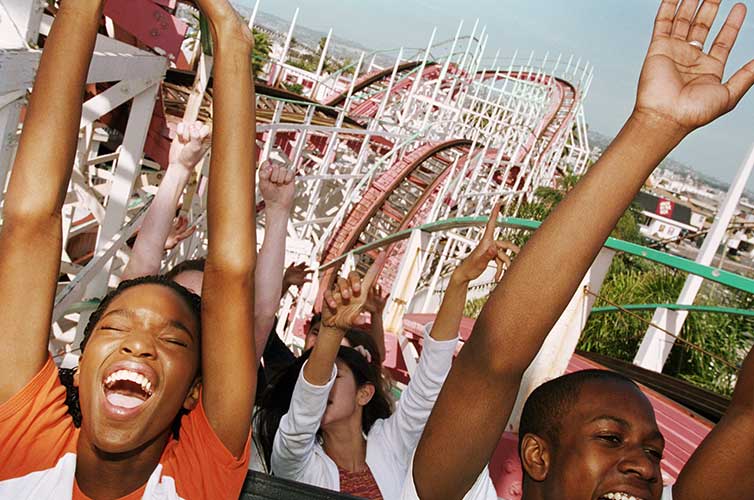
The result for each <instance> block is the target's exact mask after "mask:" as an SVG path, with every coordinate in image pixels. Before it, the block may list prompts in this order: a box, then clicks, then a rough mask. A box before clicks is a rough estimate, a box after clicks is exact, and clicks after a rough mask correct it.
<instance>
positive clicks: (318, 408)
mask: <svg viewBox="0 0 754 500" xmlns="http://www.w3.org/2000/svg"><path fill="white" fill-rule="evenodd" d="M308 362H309V361H308V360H307V361H306V362H305V363H304V365H303V366H302V367H301V371H300V372H299V375H298V380H297V381H296V387H295V388H294V389H293V396H292V398H291V406H290V408H289V409H288V413H286V414H285V415H283V418H282V419H281V420H280V427H278V431H277V432H276V433H275V439H274V442H273V445H272V457H271V460H270V462H271V468H272V473H273V474H275V475H276V476H279V477H282V478H286V479H292V480H294V481H295V480H298V479H299V478H300V476H301V474H302V473H303V471H304V470H305V469H306V467H307V464H308V462H309V461H310V460H311V459H312V457H313V456H314V444H315V441H316V439H317V430H318V429H319V425H320V422H321V421H322V415H324V414H325V409H326V408H327V397H328V395H329V394H330V389H332V386H333V384H334V383H335V376H336V375H337V373H338V369H337V367H336V366H335V365H333V372H332V375H331V376H330V380H329V381H328V382H327V384H325V385H322V386H318V385H312V384H310V383H309V382H307V381H306V379H305V378H304V366H306V363H308Z"/></svg>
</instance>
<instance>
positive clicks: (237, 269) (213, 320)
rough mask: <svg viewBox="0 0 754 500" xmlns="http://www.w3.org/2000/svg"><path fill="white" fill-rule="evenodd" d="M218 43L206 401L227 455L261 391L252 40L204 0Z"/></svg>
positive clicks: (245, 433)
mask: <svg viewBox="0 0 754 500" xmlns="http://www.w3.org/2000/svg"><path fill="white" fill-rule="evenodd" d="M198 3H199V7H200V8H201V9H202V11H203V12H204V14H205V15H206V16H207V18H208V19H209V24H210V27H211V30H212V37H213V40H214V55H215V64H214V88H213V90H214V131H215V134H214V140H213V143H214V144H213V151H212V159H211V163H210V172H209V191H208V208H207V230H208V240H209V241H208V249H207V263H206V265H205V270H204V282H203V284H202V383H203V391H202V401H203V404H204V409H205V412H206V414H207V419H208V420H209V423H210V424H211V425H212V428H213V429H214V431H215V433H217V436H218V437H219V438H220V440H221V441H222V442H223V443H224V444H225V446H226V447H227V448H228V450H229V451H230V452H231V453H233V454H234V455H236V456H240V455H241V454H242V453H243V451H244V447H245V445H246V442H247V440H248V437H249V427H250V422H251V413H252V407H253V402H254V392H255V389H256V374H257V371H256V370H255V367H256V358H255V354H254V336H253V334H252V335H250V330H251V331H252V333H253V321H254V276H253V273H254V264H255V261H256V244H255V236H256V235H255V203H254V190H255V188H254V177H255V174H256V172H255V168H254V158H256V156H255V152H254V130H255V120H254V111H255V102H254V85H253V84H252V81H251V52H252V48H253V37H252V35H251V32H250V31H249V29H248V27H247V26H246V24H245V23H243V22H241V20H240V19H239V17H238V15H237V14H236V12H235V10H234V9H233V7H231V6H230V4H229V3H228V1H227V0H199V1H198Z"/></svg>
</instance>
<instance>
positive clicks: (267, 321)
mask: <svg viewBox="0 0 754 500" xmlns="http://www.w3.org/2000/svg"><path fill="white" fill-rule="evenodd" d="M295 177H296V175H295V172H293V171H292V170H288V169H286V168H285V167H281V166H272V165H270V164H267V165H264V166H263V167H262V168H261V169H260V170H259V190H260V191H261V192H262V197H264V202H265V208H264V216H265V230H264V242H262V248H261V249H260V250H259V265H258V266H257V271H256V273H255V274H254V284H255V288H256V290H257V294H256V299H255V303H254V309H255V315H254V332H255V338H256V349H257V363H259V360H260V359H262V353H263V352H264V347H265V346H266V345H267V338H268V337H269V336H270V332H271V331H272V325H274V324H275V315H276V314H277V312H278V309H279V308H280V295H281V294H282V287H283V284H282V279H283V266H284V265H285V238H286V236H287V234H288V217H289V216H290V213H291V207H292V206H293V197H294V195H295V194H296V186H295V184H294V181H295Z"/></svg>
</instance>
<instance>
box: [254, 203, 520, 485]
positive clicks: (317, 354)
mask: <svg viewBox="0 0 754 500" xmlns="http://www.w3.org/2000/svg"><path fill="white" fill-rule="evenodd" d="M497 214H498V209H497V208H496V209H495V210H494V213H493V215H492V217H491V221H492V223H491V224H490V225H489V227H488V229H487V231H486V233H487V232H489V236H488V237H487V235H486V237H485V240H484V241H483V243H482V244H480V245H479V246H478V247H477V248H476V249H475V250H474V251H473V252H472V253H471V255H469V257H468V258H466V259H465V260H464V261H463V263H462V264H461V265H460V266H459V267H458V268H457V269H456V270H455V271H454V272H453V275H452V277H451V279H450V282H449V284H448V289H447V291H446V293H445V297H444V299H443V303H442V305H441V307H440V311H439V313H438V317H437V321H435V323H434V325H433V326H432V330H431V332H430V334H429V335H428V336H426V337H425V339H424V347H423V351H422V355H421V359H420V361H419V364H418V366H417V369H416V371H415V373H414V374H413V376H412V378H411V381H410V383H409V384H408V387H407V388H406V390H405V391H404V392H403V395H402V397H401V399H400V401H399V403H398V405H397V408H396V410H395V412H394V413H393V414H392V415H390V414H389V405H388V403H387V399H386V396H385V394H384V393H383V392H382V391H381V390H380V373H379V367H378V366H375V365H373V364H370V363H369V362H368V361H367V360H366V359H365V358H364V357H363V356H362V354H360V353H359V352H357V351H355V350H354V349H351V348H349V347H343V346H341V340H342V339H343V336H344V334H345V332H346V330H347V329H348V328H350V327H351V326H353V325H355V324H358V323H360V315H361V313H362V312H363V304H364V300H365V298H366V290H368V289H369V287H370V286H371V285H372V283H373V282H374V280H375V278H376V271H375V269H376V268H377V266H373V267H372V269H370V271H369V272H368V273H367V276H366V277H365V278H364V281H363V282H361V281H360V279H359V277H358V275H356V274H355V273H351V275H350V276H349V278H348V279H343V278H341V279H339V280H338V283H337V284H336V286H335V287H334V288H333V290H331V291H328V292H327V293H326V295H325V305H324V311H323V318H322V319H323V321H322V327H321V330H320V333H319V338H318V339H317V343H316V344H315V346H314V348H313V349H312V351H311V353H310V355H309V356H308V359H306V358H305V361H304V363H303V367H302V369H301V370H300V372H299V373H298V374H297V375H296V377H297V378H296V381H295V387H294V388H293V391H292V397H291V400H290V407H289V408H288V409H287V413H285V415H284V416H283V417H282V419H281V420H280V425H279V428H278V429H277V432H276V433H275V437H274V442H273V445H272V450H271V465H272V472H273V474H275V475H277V476H280V477H284V478H287V479H292V480H295V481H300V482H305V483H308V484H312V485H316V486H320V487H325V488H329V489H333V490H336V491H341V492H344V493H349V494H352V495H357V496H361V497H364V498H370V499H375V498H378V499H382V498H384V499H396V498H398V497H399V496H400V493H401V489H402V487H403V483H404V480H405V478H406V474H407V472H408V470H409V464H410V460H411V457H412V455H413V452H414V449H415V448H416V445H417V443H418V441H419V438H420V437H421V434H422V431H423V430H424V424H425V423H426V421H427V418H428V417H429V414H430V412H431V411H432V407H433V405H434V403H435V400H436V398H437V395H438V394H439V392H440V389H441V388H442V384H443V382H444V381H445V377H446V376H447V374H448V372H449V370H450V365H451V361H452V359H453V355H454V353H455V350H456V346H457V344H458V336H457V331H458V327H459V325H460V321H461V316H462V313H463V306H464V303H465V300H466V292H467V289H468V284H469V282H470V281H472V280H473V279H475V278H477V277H478V276H480V275H481V274H482V272H484V270H485V269H486V268H487V266H488V264H489V262H490V261H491V260H493V259H495V260H496V261H497V262H498V264H499V273H498V276H499V275H500V273H501V272H502V269H503V266H504V265H506V264H508V263H509V259H508V256H507V255H506V250H515V247H514V246H513V245H512V244H510V243H507V242H497V241H494V239H493V238H492V231H494V221H495V220H496V219H497ZM284 377H285V376H284ZM289 377H290V378H291V379H292V377H291V376H290V375H289ZM290 381H292V380H289V383H290ZM280 386H281V384H275V389H276V390H281V387H280ZM262 427H264V423H262Z"/></svg>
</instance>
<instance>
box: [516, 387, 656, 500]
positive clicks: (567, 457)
mask: <svg viewBox="0 0 754 500" xmlns="http://www.w3.org/2000/svg"><path fill="white" fill-rule="evenodd" d="M558 438H559V439H558V442H557V443H551V442H549V440H547V439H545V438H542V437H538V440H539V441H540V443H539V444H536V445H535V444H534V443H533V441H534V440H532V439H531V438H529V439H527V438H526V437H524V441H523V446H522V455H523V459H524V467H525V470H526V471H527V472H528V473H529V476H530V478H531V479H532V481H530V480H529V479H528V478H527V483H528V484H527V486H528V487H529V488H528V489H529V491H528V492H526V493H525V495H524V498H526V499H528V498H542V499H556V498H557V499H569V500H603V499H605V500H613V499H617V500H632V499H635V500H656V499H659V498H660V496H661V494H662V474H661V471H660V460H661V458H662V452H663V448H664V439H663V437H662V435H661V434H660V431H659V429H658V427H657V422H656V420H655V415H654V410H653V409H652V406H651V404H650V403H649V400H648V399H647V398H646V396H644V394H642V393H641V391H640V390H639V389H638V388H636V387H635V386H633V385H631V384H629V383H626V382H621V381H604V380H602V381H588V382H585V383H584V384H583V386H582V387H581V389H580V391H579V394H578V397H577V400H576V402H575V403H574V404H573V407H572V408H571V409H570V411H568V412H567V413H566V415H565V416H564V418H563V419H562V420H561V422H560V429H559V434H558ZM527 445H528V446H527ZM542 450H545V451H544V452H543V451H542Z"/></svg>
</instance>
